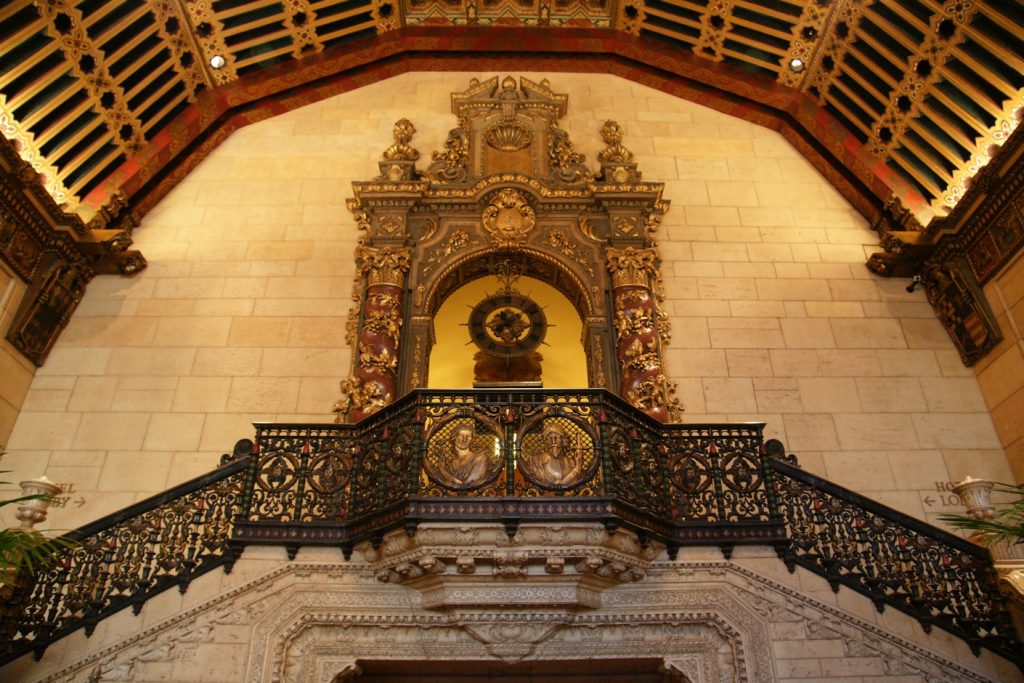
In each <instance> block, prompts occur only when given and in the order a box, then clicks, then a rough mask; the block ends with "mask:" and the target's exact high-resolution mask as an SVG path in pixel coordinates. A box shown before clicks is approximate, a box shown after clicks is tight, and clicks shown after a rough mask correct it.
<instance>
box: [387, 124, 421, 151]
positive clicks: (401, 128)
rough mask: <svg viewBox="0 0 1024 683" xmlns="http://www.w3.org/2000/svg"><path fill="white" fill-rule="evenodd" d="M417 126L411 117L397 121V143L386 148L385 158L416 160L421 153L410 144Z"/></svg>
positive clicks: (395, 132) (395, 131) (395, 134)
mask: <svg viewBox="0 0 1024 683" xmlns="http://www.w3.org/2000/svg"><path fill="white" fill-rule="evenodd" d="M415 134H416V128H415V127H414V126H413V125H412V121H410V120H409V119H399V120H398V121H395V130H394V136H395V144H393V145H391V146H390V147H388V148H387V149H386V150H384V158H385V159H387V160H388V161H416V160H417V159H419V158H420V153H419V152H417V151H416V150H415V149H413V148H412V147H410V146H409V142H410V141H411V140H412V136H413V135H415Z"/></svg>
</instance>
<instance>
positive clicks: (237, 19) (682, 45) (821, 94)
mask: <svg viewBox="0 0 1024 683" xmlns="http://www.w3.org/2000/svg"><path fill="white" fill-rule="evenodd" d="M416 26H422V27H448V28H449V29H450V30H451V31H452V33H451V34H450V35H451V37H452V40H453V41H455V40H457V39H458V37H459V35H460V34H459V33H458V32H459V31H465V30H467V29H469V28H473V29H474V30H479V29H484V30H486V29H487V28H488V27H509V26H512V27H534V28H538V29H544V30H546V31H552V32H557V31H561V30H565V29H567V28H572V29H596V30H604V31H608V30H612V31H616V32H618V33H619V34H621V35H622V36H624V37H628V36H635V37H637V38H638V39H642V42H641V44H642V45H646V46H647V48H644V49H648V50H653V51H656V52H657V53H658V54H659V58H663V57H664V55H665V54H668V55H671V54H673V53H675V54H678V55H680V58H682V57H683V56H684V55H685V56H686V58H690V57H694V56H696V57H697V58H699V59H703V60H707V61H708V63H709V64H721V65H722V67H720V68H723V69H728V70H729V73H732V74H740V75H746V76H747V77H749V79H752V82H757V83H760V82H774V83H775V84H776V87H778V88H781V89H791V90H794V91H801V92H804V93H806V94H807V96H808V97H810V98H812V99H813V101H815V102H816V103H817V105H818V106H819V107H821V108H822V109H823V110H824V111H825V112H827V113H828V114H830V115H831V116H832V117H834V118H835V119H836V120H837V121H838V122H839V123H840V124H842V126H843V127H845V129H846V130H847V133H846V134H847V135H848V136H850V137H852V139H855V140H856V141H858V142H859V143H860V144H862V145H864V147H865V148H866V150H867V151H868V152H869V153H870V155H873V157H874V158H876V159H877V160H879V161H880V162H884V163H885V164H887V165H888V167H889V169H890V171H891V172H892V173H893V174H895V176H898V177H899V178H901V179H902V182H903V184H904V185H909V186H910V187H912V188H913V189H914V190H916V191H917V192H918V193H919V194H920V195H921V196H922V197H923V201H924V204H925V205H927V207H928V208H927V210H926V212H925V213H930V214H931V215H944V214H946V213H948V211H949V209H950V208H952V207H953V206H955V205H956V203H957V201H959V199H960V197H962V195H963V192H964V189H965V187H966V186H967V185H968V184H969V179H970V178H971V176H973V175H974V174H975V173H977V171H978V170H979V169H980V168H981V167H982V166H984V165H985V164H986V163H987V162H988V160H989V159H990V158H991V156H992V153H993V151H994V149H995V148H994V147H993V146H998V145H1000V144H1002V142H1004V141H1005V140H1006V139H1007V138H1008V137H1009V135H1010V133H1012V132H1013V130H1014V129H1015V128H1016V126H1017V125H1018V123H1019V121H1020V119H1021V117H1022V113H1024V57H1022V55H1024V5H1022V4H1021V3H1017V2H1005V1H1000V2H980V1H978V0H945V1H942V0H341V1H335V0H149V1H148V2H140V1H139V0H83V1H81V2H75V1H74V0H47V1H46V2H41V1H40V2H32V1H31V0H14V1H13V2H7V3H5V5H4V7H3V8H2V9H0V38H2V46H3V58H2V59H0V119H2V121H0V131H2V133H3V135H5V136H6V137H7V138H10V139H14V140H16V142H17V144H18V146H19V149H20V153H21V154H22V156H23V158H25V159H26V160H28V161H30V163H32V165H33V166H34V167H35V169H36V170H37V171H39V172H40V173H41V174H42V176H43V179H44V184H45V186H46V188H47V190H48V191H49V192H50V194H51V195H52V196H53V197H54V198H55V199H56V200H57V201H58V203H60V204H63V205H65V206H66V207H67V208H70V209H74V208H75V207H76V206H77V205H78V203H79V202H80V201H81V199H82V198H83V197H85V196H86V195H88V194H89V193H90V192H91V191H92V190H94V189H95V188H97V186H99V185H100V184H102V183H104V181H106V180H108V179H109V178H110V177H111V174H113V173H114V172H115V171H116V170H117V169H119V168H121V167H122V166H123V165H124V164H125V162H126V161H128V160H129V159H131V158H133V156H134V155H136V154H138V153H139V152H140V150H145V149H146V148H147V145H151V143H152V141H153V140H154V138H155V137H156V136H157V135H158V134H160V133H161V131H165V130H167V129H168V128H167V127H168V125H169V124H171V122H173V121H175V120H176V117H180V116H181V115H182V113H183V112H184V111H185V110H186V109H187V108H188V107H189V105H190V104H194V103H196V102H197V97H198V96H199V95H200V94H201V93H203V92H204V91H206V90H212V91H214V92H216V91H217V89H219V88H224V87H225V86H227V85H228V84H231V83H234V82H235V81H238V80H239V79H240V78H242V79H244V78H245V77H247V76H249V75H250V74H260V73H262V72H264V71H265V70H267V69H271V68H276V69H282V68H284V69H287V68H288V66H289V65H293V66H295V67H300V66H301V65H303V64H306V63H313V62H311V61H310V60H316V59H318V56H319V55H321V54H325V53H326V55H330V54H334V53H337V52H338V51H339V50H344V49H345V45H346V44H348V43H351V42H352V41H355V40H362V41H364V42H365V41H366V40H371V41H372V40H384V39H385V38H386V36H387V34H389V33H391V32H396V31H397V32H400V31H401V30H403V29H404V28H405V27H416ZM474 35H479V34H474ZM552 35H557V34H552ZM466 49H471V48H466ZM538 49H543V48H540V47H539V48H538ZM211 63H215V64H217V65H218V67H217V68H214V67H213V66H211ZM769 79H770V80H769ZM735 94H736V95H737V96H738V97H740V98H743V97H749V93H748V92H740V91H737V92H736V93H735ZM919 213H920V212H919Z"/></svg>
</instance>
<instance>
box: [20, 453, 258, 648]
mask: <svg viewBox="0 0 1024 683" xmlns="http://www.w3.org/2000/svg"><path fill="white" fill-rule="evenodd" d="M251 445H252V442H250V441H240V442H239V444H238V446H236V448H235V452H234V453H233V454H232V455H231V456H225V457H224V459H223V461H224V462H223V464H222V465H221V466H220V467H219V468H217V469H216V470H214V471H213V472H211V473H209V474H206V475H203V476H201V477H197V478H195V479H192V480H191V481H187V482H185V483H183V484H180V485H178V486H175V487H174V488H172V489H169V490H167V491H165V492H163V493H161V494H159V495H156V496H153V497H152V498H148V499H146V500H143V501H140V502H138V503H135V504H134V505H132V506H130V507H127V508H125V509H124V510H121V511H120V512H117V513H115V514H113V515H109V516H107V517H104V518H102V519H99V520H97V521H95V522H93V523H92V524H89V525H87V526H84V527H81V528H80V529H76V530H74V531H72V532H69V533H68V534H65V535H64V538H65V539H67V540H68V541H70V542H71V543H72V544H73V546H72V547H71V548H69V549H68V550H66V551H64V552H63V553H62V554H61V555H60V556H59V557H58V558H57V560H56V561H55V562H52V563H50V566H49V567H48V568H47V569H46V570H44V571H42V572H40V573H39V574H38V575H37V576H35V577H34V579H33V580H32V581H31V582H30V583H28V584H27V585H26V586H24V588H25V590H23V591H15V593H14V597H13V599H12V600H11V601H10V602H8V603H7V604H6V605H5V606H4V610H3V616H2V617H0V619H2V622H0V623H2V625H0V635H2V640H3V644H2V646H0V648H2V649H0V661H3V662H6V661H10V660H12V659H14V658H16V657H19V656H21V655H23V654H25V653H27V652H34V653H35V655H36V657H37V658H38V657H41V656H42V653H43V651H44V650H45V649H46V648H47V646H49V645H50V644H51V643H54V642H56V641H57V640H59V639H61V638H63V637H64V636H67V635H69V634H71V633H73V632H74V631H76V630H78V629H80V628H84V629H85V633H86V635H87V636H88V635H91V634H92V632H93V630H94V629H95V628H96V625H97V624H98V623H99V622H100V621H101V620H102V619H105V618H106V617H108V616H110V615H112V614H114V613H116V612H119V611H121V610H122V609H124V608H126V607H129V606H130V607H132V609H133V610H134V612H135V613H136V614H138V613H139V611H141V609H142V606H143V605H144V604H145V603H146V601H147V600H149V599H150V598H151V597H153V596H154V595H157V594H158V593H161V592H163V591H165V590H167V589H168V588H171V587H172V586H178V588H179V589H180V590H181V592H183V593H184V592H185V590H186V589H187V588H188V585H189V582H190V581H192V580H193V579H194V578H196V577H197V576H200V575H202V574H205V573H206V572H208V571H210V570H211V569H214V568H216V567H221V566H226V568H227V569H228V570H230V565H231V564H232V563H234V561H235V559H236V557H237V556H236V555H235V554H234V549H233V548H232V546H230V544H229V539H230V537H231V530H232V523H233V519H234V517H235V516H236V515H237V514H238V511H239V509H240V508H239V503H240V498H241V493H242V489H243V484H244V481H245V474H246V471H247V470H248V469H251V464H252V462H251V459H250V457H249V456H248V455H247V454H246V450H247V448H248V447H250V446H251Z"/></svg>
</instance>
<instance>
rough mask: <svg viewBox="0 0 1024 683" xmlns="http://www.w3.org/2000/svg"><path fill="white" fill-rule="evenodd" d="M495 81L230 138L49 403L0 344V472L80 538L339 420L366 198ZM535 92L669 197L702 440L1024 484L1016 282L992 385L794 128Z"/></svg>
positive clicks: (668, 103)
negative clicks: (39, 497)
mask: <svg viewBox="0 0 1024 683" xmlns="http://www.w3.org/2000/svg"><path fill="white" fill-rule="evenodd" d="M490 75H491V74H469V73H465V74H463V73H423V74H406V75H402V76H398V77H395V78H392V79H389V80H387V81H383V82H380V83H376V84H372V85H368V86H365V87H363V88H360V89H358V90H355V91H352V92H349V93H346V94H342V95H338V96H336V97H332V98H330V99H328V100H324V101H322V102H319V103H316V104H312V105H310V106H307V107H303V108H302V109H299V110H296V111H292V112H289V113H286V114H283V115H280V116H277V117H274V118H271V119H267V120H265V121H261V122H259V123H256V124H253V125H250V126H247V127H245V128H243V129H241V130H239V131H237V132H236V133H234V134H232V135H231V137H229V138H228V139H227V140H226V141H225V142H224V143H223V144H221V145H220V146H219V147H218V148H217V149H215V150H213V152H212V153H211V154H210V155H209V157H208V158H207V159H206V160H204V161H203V162H202V163H201V164H199V166H198V167H197V168H196V169H195V170H194V171H193V172H192V173H190V174H189V176H188V178H187V179H186V180H185V181H184V182H182V183H181V184H179V185H178V187H176V188H175V189H174V190H172V191H171V192H170V194H168V195H167V197H166V198H165V199H164V200H163V201H162V202H160V204H159V205H158V206H157V207H155V208H154V209H153V210H152V211H151V212H150V213H149V214H148V215H147V216H145V217H144V219H143V221H142V225H141V226H140V227H139V228H138V229H136V230H135V233H134V238H135V242H136V245H137V246H138V248H139V249H141V250H142V252H143V253H144V254H146V256H147V258H148V259H149V262H150V265H149V267H148V268H147V269H146V270H145V271H143V272H142V273H140V274H138V275H137V276H135V277H132V278H123V277H115V276H99V277H97V278H96V279H95V280H94V281H93V282H92V283H91V284H90V285H89V288H88V291H87V293H86V296H85V298H84V300H83V301H82V304H81V307H80V309H79V312H78V313H77V314H76V315H75V317H74V319H73V320H72V322H71V325H70V326H69V327H68V330H67V331H66V333H65V334H64V335H63V336H62V337H61V339H60V341H59V342H58V344H57V345H56V348H55V349H54V350H53V352H52V354H51V355H50V358H49V360H48V361H47V363H46V365H45V366H44V367H42V368H40V369H39V371H38V372H37V373H36V377H35V379H34V380H31V384H29V379H30V377H31V374H32V368H31V367H29V366H26V365H25V364H24V363H22V362H20V361H18V360H17V359H16V358H13V357H11V356H10V355H9V354H6V352H5V351H4V349H3V348H0V372H2V373H3V376H4V378H5V381H4V382H0V442H2V441H4V439H3V437H2V434H3V433H4V432H3V430H4V429H7V428H8V427H5V425H8V426H9V425H10V424H11V422H12V421H13V419H14V414H15V413H16V412H17V411H18V410H21V415H20V417H19V418H18V421H17V423H16V424H15V426H14V428H13V433H12V434H11V437H10V439H9V441H8V450H10V451H11V455H10V456H8V458H7V459H5V461H4V462H3V463H0V469H14V470H16V471H15V472H14V473H13V474H12V475H11V476H12V477H15V478H17V477H22V478H28V477H36V476H39V475H40V474H44V473H46V474H48V475H49V476H50V477H51V479H56V480H58V481H60V482H70V481H72V480H74V483H75V485H76V491H79V492H80V495H81V497H82V498H83V499H85V501H86V503H85V505H83V506H82V507H81V508H74V509H73V508H70V507H69V508H63V509H60V510H56V511H55V513H54V515H53V516H52V517H51V520H50V523H51V524H52V525H53V526H55V527H61V528H68V527H74V526H77V525H79V524H81V523H84V522H87V521H89V520H90V519H92V518H94V517H95V516H98V515H101V514H106V513H109V512H113V511H114V510H115V509H117V507H119V506H120V505H122V504H124V503H125V502H126V501H127V502H131V501H132V500H135V499H137V498H139V497H143V496H145V495H149V494H152V493H155V492H157V491H160V490H162V489H164V488H165V487H166V486H168V485H169V484H171V483H173V482H178V481H182V480H183V479H185V478H187V477H189V476H193V475H194V474H197V473H199V472H202V471H204V470H206V469H210V468H212V467H213V466H215V465H216V463H217V461H218V456H219V454H220V453H223V452H226V451H228V450H230V449H231V448H232V446H233V444H234V442H235V440H237V439H239V438H243V437H249V436H251V435H252V427H251V422H252V421H254V420H275V419H298V418H305V419H310V420H315V421H329V420H331V419H332V418H333V415H332V413H331V406H332V404H333V402H334V400H335V399H336V398H337V395H336V394H337V389H338V385H337V383H338V381H339V380H340V379H341V378H342V377H344V376H345V375H346V374H347V372H348V369H349V363H350V359H351V353H352V351H351V349H349V348H348V347H347V346H346V344H345V342H344V321H345V316H346V314H347V311H348V308H349V306H350V305H351V301H350V298H349V297H350V294H351V284H352V275H353V272H354V249H355V246H356V243H357V241H358V239H359V237H360V235H359V233H358V231H357V230H356V226H355V222H354V220H353V218H352V216H351V214H350V213H349V212H348V211H347V210H346V209H345V206H344V203H345V200H346V199H347V198H348V197H350V196H351V195H352V190H351V183H352V181H354V180H366V179H369V178H372V177H373V176H375V175H376V174H377V173H378V172H379V170H378V168H377V160H378V159H379V158H380V154H381V151H382V150H383V149H384V148H385V147H386V146H387V145H388V144H390V143H391V140H392V132H391V128H392V125H393V123H394V121H396V120H397V119H399V118H402V117H408V118H410V119H411V120H412V121H413V122H414V124H415V126H416V129H417V131H418V132H417V134H416V136H415V138H414V139H413V141H412V144H413V146H414V147H415V148H416V149H418V150H419V151H420V154H421V161H420V166H421V168H422V167H423V165H424V161H423V160H424V159H429V155H430V153H431V152H433V151H434V150H439V149H441V148H442V146H443V143H444V140H445V137H446V135H447V133H448V131H449V129H450V128H451V127H452V126H453V125H454V119H453V117H452V116H451V114H450V113H449V105H450V94H451V93H452V92H454V91H459V90H462V89H464V88H465V87H466V84H467V83H468V82H469V79H470V78H471V77H477V78H480V77H485V76H490ZM525 75H527V77H530V78H532V79H534V80H536V81H539V80H541V79H542V78H548V79H549V80H550V82H551V85H552V87H553V88H554V89H555V90H556V91H558V92H565V93H568V95H569V113H568V115H567V117H566V118H565V120H564V121H563V122H562V125H563V127H564V128H565V129H566V130H567V131H569V133H570V135H571V138H572V140H573V142H574V144H575V146H576V150H577V151H579V152H581V153H583V154H585V155H586V157H587V163H589V164H590V165H591V167H595V164H596V158H597V153H598V151H599V150H600V149H602V147H603V143H602V141H601V139H600V137H599V135H598V129H599V128H600V125H601V123H602V122H603V121H604V120H605V118H614V119H616V120H618V121H619V122H620V123H621V124H622V125H623V127H624V129H625V139H624V144H625V145H626V146H627V147H629V148H630V149H631V150H633V152H634V154H636V155H637V159H638V163H639V168H640V170H641V171H642V172H643V173H644V178H645V179H649V180H652V181H665V182H666V188H665V197H666V198H667V199H669V200H671V202H672V207H671V209H670V211H669V212H668V213H667V214H666V216H665V219H664V221H663V224H662V226H661V227H660V229H659V231H658V233H657V234H656V235H655V239H656V240H657V241H658V243H659V248H660V250H661V254H662V257H663V264H662V271H663V274H664V285H665V293H666V296H667V299H666V301H665V302H664V309H665V310H666V311H668V312H669V315H670V317H671V323H672V331H673V335H672V341H671V344H670V345H669V346H668V348H667V349H666V353H665V356H666V358H665V362H666V366H667V371H668V373H669V374H670V376H672V377H673V378H675V379H676V380H678V381H679V391H678V393H679V396H680V398H681V400H682V402H683V404H684V405H685V407H686V413H685V414H684V418H683V419H684V421H686V422H703V421H716V420H723V421H728V420H761V421H767V422H768V427H767V430H766V433H768V434H769V435H771V436H775V437H778V438H782V439H784V440H785V443H786V445H787V447H788V449H789V450H790V451H792V452H794V453H796V454H797V455H798V457H799V458H800V460H801V462H802V463H803V465H804V466H805V467H807V468H808V469H809V470H811V471H813V472H815V473H817V474H821V475H824V476H826V477H828V478H830V479H832V480H834V481H836V482H837V483H839V484H842V485H845V486H849V487H852V488H854V489H856V490H858V491H861V492H863V493H865V494H867V495H869V496H872V497H876V498H879V499H881V500H885V501H889V502H891V503H893V504H895V505H896V506H897V507H899V508H900V509H901V510H904V511H906V512H908V513H910V514H913V515H917V516H919V517H923V518H925V519H929V520H932V519H934V514H935V513H937V512H940V510H939V509H938V508H937V507H931V508H929V507H928V506H927V505H926V504H924V503H922V500H924V499H926V498H927V496H928V495H929V494H934V493H935V492H936V485H937V484H942V483H943V482H947V481H951V480H954V481H955V480H956V478H957V477H962V476H963V475H965V474H972V475H973V476H989V477H991V478H994V479H997V480H1008V479H1010V478H1011V477H1012V474H1011V471H1010V468H1009V465H1008V463H1007V459H1006V456H1005V455H1004V453H1003V450H1002V449H1004V448H1005V449H1007V450H1008V451H1010V453H1011V457H1012V458H1015V460H1014V462H1016V463H1018V464H1017V465H1016V466H1017V467H1018V470H1017V471H1018V474H1019V473H1020V472H1021V471H1024V470H1021V469H1020V468H1021V466H1020V464H1019V463H1021V462H1024V419H1021V415H1022V414H1024V389H1022V388H1021V380H1020V379H1019V378H1021V377H1024V353H1022V350H1024V346H1022V344H1021V343H1020V341H1019V340H1020V336H1019V334H1018V335H1017V336H1014V333H1012V331H1011V330H1012V328H1011V326H1010V325H1009V322H1010V320H1011V319H1012V320H1019V319H1020V316H1021V311H1022V310H1024V303H1022V298H1024V285H1022V284H1021V282H1022V281H1024V275H1021V273H1024V267H1022V266H1020V264H1019V263H1018V264H1016V265H1014V266H1011V267H1010V268H1009V269H1008V270H1007V271H1006V272H1005V273H1004V274H1003V275H1001V276H1000V277H999V278H998V282H995V283H994V284H992V285H990V287H989V290H990V291H989V292H988V294H989V298H990V300H991V301H993V302H994V306H995V307H997V308H998V309H999V310H998V311H997V314H998V315H999V316H1001V317H1000V321H1001V325H1002V327H1003V329H1004V334H1006V336H1007V341H1006V342H1004V344H1003V345H1002V346H1001V347H1000V349H998V350H997V352H996V353H994V354H993V355H992V356H991V357H990V358H989V359H986V360H985V361H984V362H983V363H982V364H980V365H979V376H978V379H977V380H975V379H974V373H973V371H972V370H971V369H969V368H965V367H963V365H962V364H961V363H960V361H959V358H958V356H957V354H956V351H955V350H954V349H953V346H952V344H951V342H950V341H949V339H948V337H947V336H946V333H945V331H944V330H943V329H942V327H941V325H939V323H938V322H937V321H936V320H935V318H934V316H932V315H931V314H930V307H929V306H928V305H927V302H926V300H925V295H924V293H923V292H922V291H921V290H920V289H918V290H917V291H916V292H914V293H912V294H908V293H907V292H906V291H905V287H906V283H905V282H903V281H899V280H893V281H889V280H884V279H880V278H877V277H875V276H874V275H872V274H871V273H870V272H868V271H867V269H866V268H865V267H864V266H863V261H864V258H865V252H870V251H874V250H877V235H875V234H874V233H873V232H871V230H870V229H869V228H868V222H867V221H866V220H865V218H864V217H862V216H860V215H859V214H858V213H857V212H856V211H854V209H853V208H852V207H851V206H850V205H849V204H847V203H846V202H845V201H844V200H842V198H841V197H840V196H839V195H838V193H836V192H835V190H834V189H833V188H831V187H830V186H829V184H828V183H827V181H826V180H825V179H824V178H823V177H822V176H821V175H819V174H818V173H817V171H815V170H814V168H813V167H811V166H810V164H808V163H807V161H806V160H804V159H803V158H802V157H801V156H800V155H799V154H798V153H797V152H796V151H795V150H794V149H793V147H792V146H791V145H790V144H789V143H788V142H786V141H785V140H784V139H783V138H782V136H780V135H779V134H778V133H776V132H774V131H771V130H768V129H765V128H760V127H757V126H753V125H751V124H749V123H746V122H743V121H739V120H736V119H732V118H730V117H729V116H727V115H725V114H721V113H718V112H715V111H712V110H709V109H705V108H703V107H700V106H698V105H696V104H692V103H689V102H686V101H683V100H679V99H676V98H673V97H671V96H669V95H666V94H664V93H661V92H658V91H655V90H652V89H649V88H646V87H644V86H639V85H636V84H632V83H630V82H627V81H624V80H621V79H618V78H611V77H608V76H606V75H605V76H597V75H587V74H559V73H545V74H525ZM588 104H589V105H590V106H593V107H595V109H592V110H588V108H587V107H588ZM0 285H3V282H0ZM995 287H998V288H999V292H996V291H995V290H994V289H993V288H995ZM0 289H3V287H2V286H0ZM1000 297H1002V298H1000ZM12 301H13V299H12ZM1000 301H1002V302H1004V303H998V302H1000ZM10 305H13V304H9V305H8V308H5V309H4V313H3V314H4V315H9V314H10V313H9V311H10ZM1021 327H1024V325H1021V324H1018V325H1017V329H1020V328H1021ZM545 353H547V352H545ZM457 360H458V362H462V361H464V360H465V359H457ZM8 377H10V380H9V381H8V379H7V378H8ZM979 387H980V388H979ZM990 410H991V411H992V414H993V416H994V419H995V424H993V417H990V415H989V411H990ZM58 454H59V457H58ZM76 459H80V462H79V461H77V460H76ZM125 469H127V470H129V471H128V472H124V471H123V470H125ZM142 469H144V470H145V471H146V472H148V473H149V476H145V477H143V476H135V474H134V472H137V471H139V470H142ZM925 473H927V474H925ZM79 478H80V479H79ZM932 497H933V498H934V495H933V496H932ZM794 666H795V665H794ZM809 666H810V665H809ZM814 666H817V667H822V666H824V664H822V663H818V664H816V665H814ZM814 666H812V667H811V668H812V669H813V670H814V671H818V670H821V671H822V672H824V671H825V669H824V668H820V669H817V668H814ZM815 675H817V674H815ZM822 675H825V674H824V673H822Z"/></svg>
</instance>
